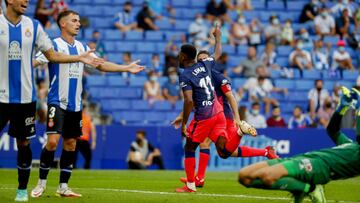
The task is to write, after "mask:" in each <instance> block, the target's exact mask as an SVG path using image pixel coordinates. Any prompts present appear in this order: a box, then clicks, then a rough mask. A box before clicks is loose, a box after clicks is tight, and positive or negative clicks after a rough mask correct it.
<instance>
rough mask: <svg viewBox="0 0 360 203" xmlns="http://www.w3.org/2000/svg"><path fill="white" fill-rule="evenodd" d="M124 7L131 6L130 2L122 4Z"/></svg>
mask: <svg viewBox="0 0 360 203" xmlns="http://www.w3.org/2000/svg"><path fill="white" fill-rule="evenodd" d="M124 6H132V3H131V1H126V2H125V3H124Z"/></svg>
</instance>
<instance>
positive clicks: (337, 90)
mask: <svg viewBox="0 0 360 203" xmlns="http://www.w3.org/2000/svg"><path fill="white" fill-rule="evenodd" d="M340 95H341V85H340V84H339V83H335V84H334V87H333V89H332V92H331V101H332V102H333V106H337V105H338V103H339V101H340Z"/></svg>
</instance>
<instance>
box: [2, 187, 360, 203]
mask: <svg viewBox="0 0 360 203" xmlns="http://www.w3.org/2000/svg"><path fill="white" fill-rule="evenodd" d="M15 189H16V188H9V187H0V190H15ZM74 189H77V190H97V191H111V192H123V193H126V192H128V193H141V194H154V195H184V194H183V193H175V192H159V191H147V190H126V189H116V188H74ZM193 195H196V196H206V197H230V198H243V199H263V200H280V201H289V200H291V198H286V197H267V196H255V195H232V194H211V193H195V194H193ZM307 201H309V200H307ZM327 202H339V203H356V202H352V201H341V200H340V201H338V200H327Z"/></svg>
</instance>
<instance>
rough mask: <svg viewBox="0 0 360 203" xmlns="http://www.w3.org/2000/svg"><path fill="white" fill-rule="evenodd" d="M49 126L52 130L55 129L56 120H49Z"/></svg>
mask: <svg viewBox="0 0 360 203" xmlns="http://www.w3.org/2000/svg"><path fill="white" fill-rule="evenodd" d="M48 126H49V127H50V128H52V127H54V120H53V119H49V122H48Z"/></svg>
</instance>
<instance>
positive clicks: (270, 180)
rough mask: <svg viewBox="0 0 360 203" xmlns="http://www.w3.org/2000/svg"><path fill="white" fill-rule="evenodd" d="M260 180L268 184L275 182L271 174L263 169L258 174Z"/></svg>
mask: <svg viewBox="0 0 360 203" xmlns="http://www.w3.org/2000/svg"><path fill="white" fill-rule="evenodd" d="M260 180H261V181H262V182H263V183H264V184H265V185H268V186H271V185H272V184H274V183H275V181H276V180H275V178H274V177H273V175H272V174H271V173H270V172H268V171H264V172H263V173H262V174H261V175H260Z"/></svg>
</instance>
